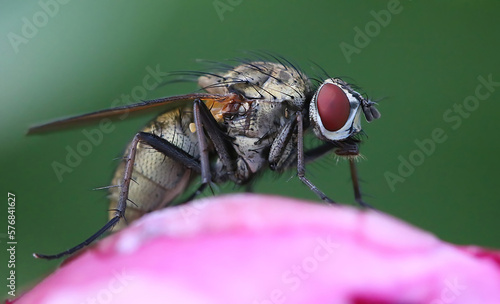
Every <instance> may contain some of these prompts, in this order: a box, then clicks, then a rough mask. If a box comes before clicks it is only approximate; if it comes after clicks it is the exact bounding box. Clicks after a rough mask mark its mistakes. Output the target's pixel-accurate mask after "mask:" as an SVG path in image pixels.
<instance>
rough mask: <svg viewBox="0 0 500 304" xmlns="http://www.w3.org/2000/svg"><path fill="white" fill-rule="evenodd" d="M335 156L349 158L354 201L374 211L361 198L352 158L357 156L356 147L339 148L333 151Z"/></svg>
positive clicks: (357, 149)
mask: <svg viewBox="0 0 500 304" xmlns="http://www.w3.org/2000/svg"><path fill="white" fill-rule="evenodd" d="M335 154H337V155H339V156H347V157H349V169H350V170H351V180H352V187H353V190H354V199H355V200H356V202H357V203H358V204H359V205H360V206H361V207H364V208H370V209H374V208H373V207H372V206H370V205H369V204H367V203H365V202H364V201H363V198H362V196H361V188H360V185H359V177H358V170H357V168H356V163H355V160H354V157H355V156H357V155H359V148H358V145H357V144H351V145H346V146H341V147H340V148H339V149H338V150H336V151H335Z"/></svg>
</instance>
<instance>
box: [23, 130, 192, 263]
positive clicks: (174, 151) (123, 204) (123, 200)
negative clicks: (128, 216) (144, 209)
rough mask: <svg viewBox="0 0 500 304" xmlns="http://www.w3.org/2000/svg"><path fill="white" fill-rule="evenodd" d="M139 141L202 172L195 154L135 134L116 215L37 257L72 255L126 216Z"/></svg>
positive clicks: (126, 163)
mask: <svg viewBox="0 0 500 304" xmlns="http://www.w3.org/2000/svg"><path fill="white" fill-rule="evenodd" d="M139 142H142V143H145V144H147V145H149V146H151V147H152V148H154V149H155V150H157V151H158V152H161V153H163V154H165V155H166V156H168V157H170V158H172V159H174V160H175V161H177V162H179V163H182V164H183V165H184V166H186V167H187V168H190V169H193V170H194V171H196V172H198V173H200V172H201V164H200V162H199V161H198V160H196V159H195V158H194V157H193V156H191V155H190V154H189V153H187V152H186V151H184V150H182V149H180V148H179V147H177V146H175V145H173V144H172V143H170V142H168V141H167V140H165V139H163V138H161V137H159V136H157V135H154V134H151V133H145V132H139V133H137V134H136V135H135V136H134V139H133V140H132V142H131V145H130V150H129V152H128V155H127V158H126V162H125V171H124V174H123V179H122V182H121V184H120V185H119V186H120V197H119V199H118V204H117V207H116V209H115V210H114V211H115V213H114V216H113V217H112V218H111V219H110V220H109V221H108V222H107V223H106V224H105V225H104V226H103V227H102V228H101V229H99V231H97V232H96V233H94V234H93V235H92V236H90V237H89V238H88V239H86V240H85V241H83V242H82V243H80V244H78V245H76V246H74V247H72V248H70V249H68V250H66V251H63V252H61V253H58V254H54V255H45V254H37V253H35V254H33V255H34V256H35V257H36V258H42V259H48V260H51V259H58V258H61V257H63V256H66V255H70V254H72V253H74V252H76V251H78V250H80V249H82V248H83V247H85V246H87V245H89V244H91V243H92V242H93V241H94V240H96V239H97V238H98V237H100V236H101V235H102V234H104V233H105V232H106V231H108V230H109V229H111V228H112V227H113V226H114V225H116V224H117V223H118V222H119V221H120V220H121V219H122V218H124V216H125V210H126V208H127V202H128V201H129V199H128V193H129V188H130V181H131V180H132V172H133V169H134V162H135V155H136V152H137V145H138V144H139Z"/></svg>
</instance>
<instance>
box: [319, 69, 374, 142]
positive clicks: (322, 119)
mask: <svg viewBox="0 0 500 304" xmlns="http://www.w3.org/2000/svg"><path fill="white" fill-rule="evenodd" d="M363 102H367V101H366V100H364V99H363V98H362V97H361V95H360V94H359V93H357V92H356V91H354V90H353V89H352V88H351V87H350V86H349V85H348V84H347V83H345V82H344V81H342V80H341V79H338V78H330V79H327V80H325V81H324V82H323V83H322V84H321V85H320V86H319V88H318V90H317V91H316V93H315V94H314V96H313V98H312V100H311V104H310V105H309V119H310V122H311V125H312V127H313V131H314V133H315V134H316V136H317V137H318V138H320V139H321V140H324V141H337V140H342V139H345V138H348V137H350V136H352V135H355V134H357V133H359V132H360V131H361V121H360V114H361V109H362V106H363Z"/></svg>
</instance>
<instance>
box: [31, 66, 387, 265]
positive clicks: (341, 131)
mask: <svg viewBox="0 0 500 304" xmlns="http://www.w3.org/2000/svg"><path fill="white" fill-rule="evenodd" d="M274 58H275V59H276V60H277V62H266V61H244V62H240V64H239V65H237V66H235V67H228V70H227V71H226V72H224V73H220V74H217V73H202V74H199V77H198V85H199V86H200V87H201V88H202V89H203V90H204V91H205V93H193V94H187V95H181V96H173V97H166V98H160V99H155V100H149V101H144V102H141V103H137V104H131V105H126V106H121V107H115V108H111V109H107V110H102V111H97V112H93V113H89V114H84V115H80V116H75V117H71V118H67V119H62V120H57V121H54V122H51V123H47V124H43V125H39V126H35V127H32V128H30V130H29V132H28V133H29V134H33V133H41V132H45V131H48V130H52V129H55V128H61V127H66V126H69V125H72V124H77V123H82V122H88V121H92V120H96V119H101V118H104V117H116V116H119V115H122V114H124V113H128V112H135V111H142V110H146V109H151V108H153V109H154V108H158V109H161V108H162V107H168V110H166V111H165V112H163V113H162V114H160V115H159V116H158V117H156V118H155V119H154V120H153V121H151V122H150V123H149V124H148V125H147V126H146V127H145V128H144V129H142V131H140V132H138V133H137V134H136V135H135V136H134V138H133V139H132V141H131V143H130V144H129V146H128V148H127V150H126V152H125V157H124V160H123V162H122V163H121V164H120V165H119V167H118V169H117V170H116V173H115V176H114V178H113V181H112V184H113V185H115V186H111V187H110V188H109V191H110V200H111V203H110V206H111V208H110V209H111V210H112V211H111V212H110V218H109V221H108V222H107V223H106V224H105V225H104V226H103V227H102V228H101V229H100V230H99V231H98V232H96V233H95V234H94V235H92V236H91V237H90V238H88V239H87V240H85V241H84V242H83V243H81V244H79V245H77V246H75V247H73V248H71V249H69V250H66V251H64V252H61V253H59V254H55V255H43V254H35V257H38V258H45V259H55V258H60V257H62V256H65V255H69V254H72V253H74V252H75V251H77V250H79V249H81V248H83V247H84V246H87V245H88V244H90V243H91V242H93V241H94V240H95V239H96V238H98V237H99V236H100V235H102V234H103V233H104V232H106V231H107V230H109V229H110V228H112V227H115V226H116V227H118V228H120V227H121V226H122V225H123V222H124V221H121V219H126V221H127V222H132V221H134V220H136V219H137V218H139V217H141V216H142V215H144V214H146V213H149V212H152V211H154V210H158V209H161V208H165V207H168V206H171V205H173V204H175V203H174V200H175V199H176V198H177V197H179V196H180V195H181V194H183V193H184V192H185V191H186V189H187V188H188V186H189V185H190V184H192V183H193V181H194V180H195V178H196V177H201V182H200V184H199V186H198V188H197V189H196V191H194V193H192V194H191V195H190V196H189V197H188V198H187V199H186V200H185V201H188V200H191V199H193V198H194V197H195V196H196V195H198V194H199V193H200V192H202V191H203V190H204V189H205V188H206V187H207V186H209V185H210V184H211V183H214V184H218V183H223V182H227V181H230V182H233V183H235V184H238V185H245V184H248V183H250V182H252V181H253V180H254V178H255V177H256V176H257V175H258V173H260V172H262V171H263V170H265V169H267V168H269V169H271V170H273V171H276V172H283V171H284V170H286V169H289V168H293V167H295V168H296V169H297V176H298V177H299V179H300V180H301V181H302V182H303V183H304V184H305V185H306V186H307V187H309V189H310V190H311V191H313V192H314V193H316V195H318V196H319V197H320V198H321V199H322V200H323V201H326V202H329V203H334V201H333V200H331V199H330V198H329V197H328V196H327V195H326V194H324V193H323V192H322V191H321V190H320V189H318V188H317V187H316V186H315V185H314V184H313V183H312V182H311V181H310V180H309V179H308V178H307V177H306V174H305V165H306V163H308V162H310V161H313V160H315V159H317V158H318V157H321V156H322V155H324V154H326V153H328V152H334V153H335V154H337V155H339V156H345V157H347V158H348V159H349V164H350V170H351V178H352V182H353V188H354V195H355V199H356V201H357V202H358V203H359V204H360V205H362V206H367V204H365V203H364V202H363V200H362V198H361V193H360V189H359V183H358V177H357V173H356V167H355V163H354V159H353V158H354V156H356V155H358V153H359V150H358V144H359V142H360V140H359V138H358V136H357V135H358V134H359V133H360V132H361V122H360V117H361V113H363V114H364V117H365V118H366V120H367V121H368V122H370V121H372V120H373V119H377V118H379V117H380V113H379V112H378V110H377V109H376V108H375V103H374V102H373V101H370V100H369V99H368V98H365V97H363V96H362V95H361V94H359V93H358V92H356V91H355V90H354V89H353V88H352V86H351V85H349V84H348V83H346V82H344V81H343V80H341V79H339V78H329V77H328V78H327V79H326V80H324V81H323V82H322V83H319V85H316V86H314V85H313V80H312V79H310V78H308V77H307V76H306V75H305V74H304V73H303V72H301V71H300V70H299V69H297V68H296V67H294V66H293V65H292V64H291V63H290V62H288V61H286V60H283V59H280V58H277V57H274ZM308 129H312V131H313V133H314V134H315V136H316V137H317V138H318V139H320V140H321V141H322V144H321V145H319V146H318V147H316V148H313V149H312V150H309V151H304V139H303V137H304V132H305V131H306V130H308Z"/></svg>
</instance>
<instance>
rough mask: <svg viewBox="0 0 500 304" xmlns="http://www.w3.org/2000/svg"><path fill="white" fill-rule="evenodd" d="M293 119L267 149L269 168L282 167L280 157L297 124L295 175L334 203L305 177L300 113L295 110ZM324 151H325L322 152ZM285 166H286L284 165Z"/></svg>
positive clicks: (302, 130) (326, 199)
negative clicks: (268, 149)
mask: <svg viewBox="0 0 500 304" xmlns="http://www.w3.org/2000/svg"><path fill="white" fill-rule="evenodd" d="M295 115H296V116H295V119H292V120H290V121H289V122H288V123H287V124H285V125H284V126H283V128H282V129H281V131H280V133H279V134H278V136H277V137H276V138H275V140H274V142H273V144H272V145H271V149H270V151H269V165H270V167H271V170H281V169H283V168H282V167H281V166H280V165H279V162H280V159H281V157H282V154H283V152H284V151H285V149H286V147H287V145H288V143H289V142H290V139H291V138H292V136H293V132H294V131H295V125H297V175H298V176H299V179H300V180H301V181H302V182H303V183H304V184H305V185H306V186H308V187H309V189H311V191H313V192H314V193H316V195H317V196H319V197H320V198H321V199H322V200H324V201H326V202H328V203H332V204H333V203H335V202H334V201H333V200H331V199H330V198H329V197H328V196H326V195H325V194H324V193H323V192H322V191H321V190H319V189H318V187H316V186H315V185H314V184H313V183H312V182H311V181H310V180H309V179H307V177H305V172H306V169H305V157H304V126H303V118H302V113H301V112H297V113H296V114H295ZM323 153H325V152H323ZM285 167H286V166H285Z"/></svg>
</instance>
